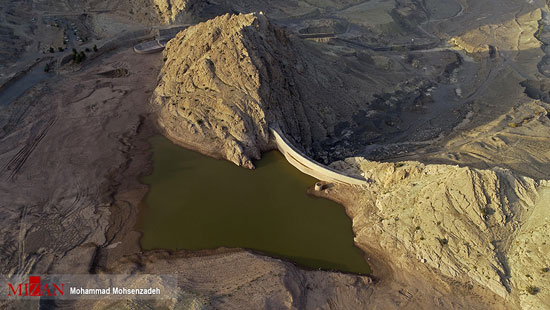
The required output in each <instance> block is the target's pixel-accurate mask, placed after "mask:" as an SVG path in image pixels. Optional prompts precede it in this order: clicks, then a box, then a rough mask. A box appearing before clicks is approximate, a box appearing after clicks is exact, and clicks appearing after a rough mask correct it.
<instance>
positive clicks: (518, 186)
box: [334, 158, 550, 309]
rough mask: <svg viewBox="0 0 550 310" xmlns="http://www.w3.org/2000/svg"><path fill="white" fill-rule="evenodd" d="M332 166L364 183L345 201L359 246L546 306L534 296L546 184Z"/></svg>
mask: <svg viewBox="0 0 550 310" xmlns="http://www.w3.org/2000/svg"><path fill="white" fill-rule="evenodd" d="M334 166H335V167H337V168H339V169H343V170H349V169H351V170H355V171H356V173H358V172H361V173H362V174H363V175H364V176H365V177H366V178H367V179H368V180H369V185H368V186H367V188H364V189H362V190H361V191H360V192H358V194H357V196H356V197H355V199H349V197H348V198H347V200H348V201H349V202H348V203H347V206H348V207H349V208H348V210H349V212H350V213H351V215H352V217H353V227H354V231H355V233H356V243H357V244H358V245H359V246H361V247H363V248H365V249H372V248H374V249H376V250H375V251H379V252H382V253H386V255H388V253H392V255H390V256H391V257H392V258H391V260H390V261H391V263H392V264H393V265H394V266H396V267H397V268H403V269H405V270H415V269H418V267H417V266H415V265H418V264H423V265H425V266H426V267H427V268H428V269H431V270H434V271H436V272H437V273H441V274H442V275H443V276H444V277H447V278H450V279H453V280H454V281H459V282H461V283H463V285H466V286H467V285H471V283H477V284H480V285H482V286H485V287H486V288H488V289H490V290H491V291H492V292H494V293H495V294H497V295H500V296H501V297H503V298H506V299H511V300H515V301H516V302H517V303H518V304H520V305H521V307H522V308H523V309H535V308H537V309H541V308H540V307H548V306H549V305H550V300H549V297H550V294H548V292H546V291H544V292H543V291H542V290H541V288H547V287H550V278H549V276H548V272H549V269H548V268H549V266H550V258H549V257H548V255H547V253H548V252H549V251H550V245H547V244H546V240H548V238H549V237H550V232H549V231H548V229H547V227H548V225H550V217H549V216H548V203H549V202H550V199H549V198H550V197H549V192H550V189H549V186H550V183H549V182H548V181H535V180H533V179H531V178H527V177H519V176H516V175H514V174H513V173H512V172H510V171H509V170H505V169H499V168H495V169H493V170H478V169H472V168H467V167H458V166H450V165H423V164H420V163H418V162H403V163H378V162H373V161H368V160H365V159H363V158H349V159H347V160H346V161H344V162H338V163H335V164H334ZM342 199H344V200H346V198H344V197H342ZM531 307H535V308H531Z"/></svg>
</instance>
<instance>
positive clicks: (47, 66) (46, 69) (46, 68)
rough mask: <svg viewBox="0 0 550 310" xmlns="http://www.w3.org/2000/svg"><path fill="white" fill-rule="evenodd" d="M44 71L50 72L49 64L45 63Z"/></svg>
mask: <svg viewBox="0 0 550 310" xmlns="http://www.w3.org/2000/svg"><path fill="white" fill-rule="evenodd" d="M44 72H50V65H49V64H46V66H44Z"/></svg>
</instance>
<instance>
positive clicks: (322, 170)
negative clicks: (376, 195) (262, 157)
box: [269, 127, 366, 186]
mask: <svg viewBox="0 0 550 310" xmlns="http://www.w3.org/2000/svg"><path fill="white" fill-rule="evenodd" d="M269 131H270V133H271V135H272V137H273V139H274V141H275V144H276V145H277V148H278V149H279V151H280V152H281V153H282V154H283V155H284V157H285V158H286V160H287V161H288V162H289V163H290V164H291V165H293V166H294V167H296V169H298V170H300V171H301V172H303V173H305V174H307V175H310V176H312V177H314V178H316V179H318V180H321V181H326V182H332V183H341V184H349V185H359V186H361V185H365V184H366V180H365V179H364V178H362V177H360V176H352V175H348V174H345V173H343V172H341V171H338V170H335V169H332V168H330V167H328V166H325V165H323V164H320V163H318V162H316V161H314V160H312V159H310V158H309V157H307V156H306V155H305V154H304V153H302V152H301V151H300V150H298V149H297V148H296V147H294V146H293V145H292V144H291V143H290V141H288V139H287V138H286V137H285V136H284V135H283V134H282V132H281V131H280V129H279V128H277V127H270V128H269Z"/></svg>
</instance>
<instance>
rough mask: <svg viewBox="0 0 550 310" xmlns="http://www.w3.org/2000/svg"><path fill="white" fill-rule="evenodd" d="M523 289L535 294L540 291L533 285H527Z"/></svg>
mask: <svg viewBox="0 0 550 310" xmlns="http://www.w3.org/2000/svg"><path fill="white" fill-rule="evenodd" d="M525 290H526V291H527V293H529V294H531V295H536V294H537V293H538V292H539V291H540V289H539V288H538V287H536V286H533V285H529V286H528V287H527V288H526V289H525Z"/></svg>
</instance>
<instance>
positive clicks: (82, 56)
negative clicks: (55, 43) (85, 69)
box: [73, 48, 86, 64]
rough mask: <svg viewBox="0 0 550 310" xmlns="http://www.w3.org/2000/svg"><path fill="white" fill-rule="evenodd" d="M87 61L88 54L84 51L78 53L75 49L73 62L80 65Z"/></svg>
mask: <svg viewBox="0 0 550 310" xmlns="http://www.w3.org/2000/svg"><path fill="white" fill-rule="evenodd" d="M85 59H86V53H84V51H81V52H78V51H77V50H76V49H74V48H73V62H74V63H76V64H79V63H81V62H83V61H84V60H85Z"/></svg>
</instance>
